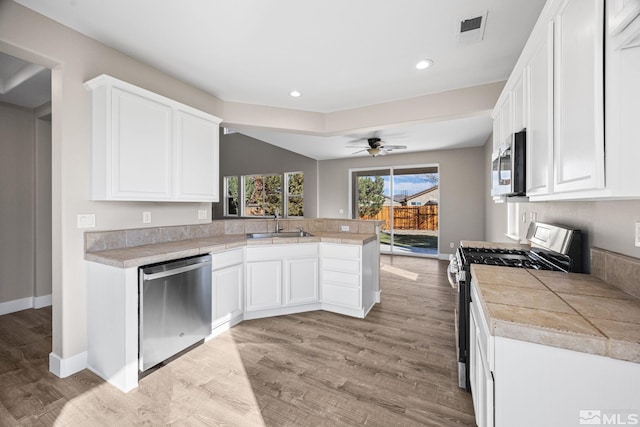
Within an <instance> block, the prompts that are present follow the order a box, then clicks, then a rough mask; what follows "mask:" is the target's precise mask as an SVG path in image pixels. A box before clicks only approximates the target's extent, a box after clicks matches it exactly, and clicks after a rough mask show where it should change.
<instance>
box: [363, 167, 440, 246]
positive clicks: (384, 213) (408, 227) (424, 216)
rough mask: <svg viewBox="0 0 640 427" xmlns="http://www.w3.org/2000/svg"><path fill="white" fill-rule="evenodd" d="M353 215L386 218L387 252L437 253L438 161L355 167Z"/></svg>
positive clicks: (384, 237)
mask: <svg viewBox="0 0 640 427" xmlns="http://www.w3.org/2000/svg"><path fill="white" fill-rule="evenodd" d="M351 188H352V216H353V218H359V219H376V220H380V221H383V225H382V227H381V234H380V250H381V252H384V253H392V254H406V255H422V256H437V255H438V206H439V199H440V197H439V194H440V191H439V173H438V166H437V165H424V166H415V167H389V168H381V169H367V170H352V171H351Z"/></svg>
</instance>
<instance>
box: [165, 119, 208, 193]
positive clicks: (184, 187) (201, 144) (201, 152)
mask: <svg viewBox="0 0 640 427" xmlns="http://www.w3.org/2000/svg"><path fill="white" fill-rule="evenodd" d="M175 125H176V126H175V128H176V133H175V147H174V148H175V158H176V162H175V165H176V168H175V172H176V176H175V180H174V182H175V183H176V192H177V193H176V196H177V198H179V199H180V200H194V201H202V200H205V201H206V200H219V195H218V191H219V190H218V171H219V156H218V152H219V134H218V123H217V122H215V121H211V119H210V118H209V117H207V116H206V115H204V114H196V113H194V112H188V111H184V110H181V109H178V110H176V112H175Z"/></svg>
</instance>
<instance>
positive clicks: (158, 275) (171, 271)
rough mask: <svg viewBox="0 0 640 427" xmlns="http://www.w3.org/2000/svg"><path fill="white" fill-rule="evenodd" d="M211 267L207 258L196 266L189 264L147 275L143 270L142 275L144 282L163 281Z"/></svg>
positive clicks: (209, 259)
mask: <svg viewBox="0 0 640 427" xmlns="http://www.w3.org/2000/svg"><path fill="white" fill-rule="evenodd" d="M207 265H209V266H211V258H210V257H208V258H205V259H203V260H202V261H198V262H196V263H194V264H189V265H184V266H181V267H176V268H168V269H166V270H162V271H159V272H157V273H150V274H149V273H146V272H145V271H144V270H143V274H142V278H143V279H144V280H154V279H161V278H163V277H168V276H174V275H176V274H180V273H184V272H187V271H191V270H197V269H198V268H202V267H205V266H207Z"/></svg>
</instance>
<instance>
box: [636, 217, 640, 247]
mask: <svg viewBox="0 0 640 427" xmlns="http://www.w3.org/2000/svg"><path fill="white" fill-rule="evenodd" d="M636 246H638V247H640V221H636Z"/></svg>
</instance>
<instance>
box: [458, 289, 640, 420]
mask: <svg viewBox="0 0 640 427" xmlns="http://www.w3.org/2000/svg"><path fill="white" fill-rule="evenodd" d="M471 300H472V302H471V307H470V314H471V315H470V322H469V326H470V353H471V354H470V366H469V368H470V379H469V380H470V383H471V393H472V396H473V406H474V410H475V415H476V423H477V425H478V427H485V426H490V427H512V426H518V427H540V426H546V427H565V426H574V425H579V424H585V422H584V418H582V419H581V417H584V416H589V417H593V415H594V414H598V416H599V417H600V416H601V417H602V418H601V421H602V424H612V425H613V424H615V425H637V424H638V418H637V417H638V396H640V364H639V363H633V362H628V361H625V360H619V359H613V358H610V357H604V356H599V355H596V354H590V353H583V352H579V351H572V350H568V349H565V348H559V347H553V346H551V345H542V344H537V343H531V342H526V341H521V340H518V339H512V338H505V337H502V336H494V335H491V334H490V333H489V328H488V323H487V321H486V318H485V316H484V312H483V310H482V307H481V305H480V302H479V301H480V299H479V297H478V291H477V284H476V283H475V280H472V282H471ZM585 414H588V415H585ZM586 424H593V422H590V423H586ZM598 425H601V424H598Z"/></svg>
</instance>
